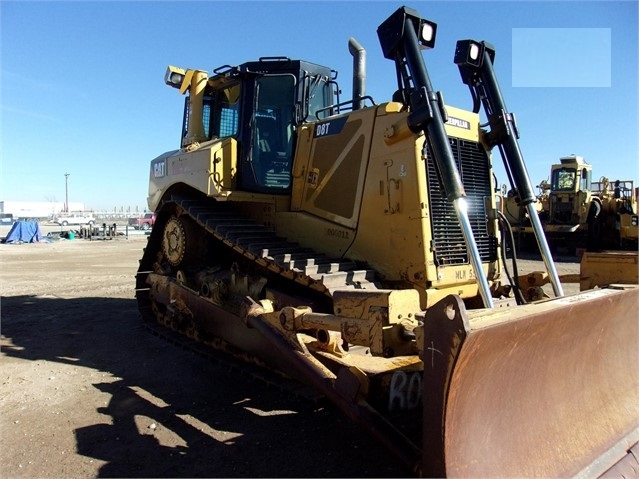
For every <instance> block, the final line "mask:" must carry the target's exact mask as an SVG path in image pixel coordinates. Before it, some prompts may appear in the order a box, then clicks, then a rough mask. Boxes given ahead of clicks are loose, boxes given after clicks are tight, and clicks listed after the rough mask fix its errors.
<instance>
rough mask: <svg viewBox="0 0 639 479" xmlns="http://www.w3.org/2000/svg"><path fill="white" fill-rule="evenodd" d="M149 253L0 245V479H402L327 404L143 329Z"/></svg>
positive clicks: (127, 244) (568, 266)
mask: <svg viewBox="0 0 639 479" xmlns="http://www.w3.org/2000/svg"><path fill="white" fill-rule="evenodd" d="M145 244H146V239H145V236H143V235H131V236H130V237H129V238H128V239H126V238H116V239H113V240H98V241H88V240H82V239H76V240H60V241H57V242H53V243H37V244H21V245H10V244H0V280H1V283H0V293H1V295H2V298H1V304H0V308H1V309H0V312H1V323H0V324H1V332H2V336H1V343H0V344H1V354H0V382H1V386H0V412H1V414H0V435H1V437H0V476H1V477H3V478H32V477H39V478H61V477H74V478H88V477H405V476H408V475H409V474H410V472H409V471H407V470H405V469H404V468H403V467H401V466H400V465H399V464H397V463H396V462H394V461H393V459H392V458H390V457H389V455H388V453H387V452H386V451H385V450H383V449H382V448H381V446H379V445H378V444H377V443H375V442H374V441H373V439H371V438H369V437H367V436H366V434H365V433H364V432H363V431H361V430H360V429H359V428H358V427H357V426H355V425H354V424H352V423H351V422H350V420H348V419H346V418H345V417H343V416H342V415H341V414H340V413H339V412H337V411H335V410H333V409H332V408H331V407H330V406H328V405H326V404H324V403H323V402H319V403H318V402H310V401H305V400H304V399H302V398H298V397H289V396H288V395H286V394H283V393H282V391H280V390H279V389H276V388H274V387H270V386H268V385H266V384H264V383H262V382H260V381H256V380H255V379H252V378H251V377H248V376H241V375H239V376H238V375H237V374H236V373H231V372H229V371H228V370H226V369H225V368H223V367H221V366H219V365H216V364H214V363H212V362H211V361H209V360H207V359H205V358H203V357H201V356H197V355H195V354H193V353H191V352H189V351H186V350H184V349H181V348H179V347H177V346H175V345H173V344H170V343H167V342H166V341H164V340H163V339H160V338H158V337H156V336H153V335H152V334H151V333H149V332H148V331H147V330H146V329H144V328H143V327H142V326H141V325H140V322H139V318H138V314H137V308H136V303H135V300H134V275H135V272H136V269H137V265H138V260H139V258H140V257H141V254H142V248H143V247H144V245H145ZM534 269H543V267H542V263H541V262H536V261H525V262H523V264H522V266H521V269H520V273H522V272H528V271H532V270H534ZM558 269H559V272H560V274H564V273H575V272H578V270H579V264H578V263H576V262H575V261H572V262H566V263H559V265H558ZM577 289H578V287H577ZM573 290H574V289H573ZM567 292H571V290H569V291H567Z"/></svg>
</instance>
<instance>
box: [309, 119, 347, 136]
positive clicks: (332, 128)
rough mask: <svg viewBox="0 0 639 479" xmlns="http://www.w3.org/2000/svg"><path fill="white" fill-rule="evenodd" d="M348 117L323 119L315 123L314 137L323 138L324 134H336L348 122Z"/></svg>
mask: <svg viewBox="0 0 639 479" xmlns="http://www.w3.org/2000/svg"><path fill="white" fill-rule="evenodd" d="M346 119H347V118H346V117H343V118H336V119H334V120H329V121H323V122H321V123H318V124H317V125H315V133H313V138H322V137H324V136H329V135H336V134H337V133H339V132H341V131H342V128H344V125H345V124H346Z"/></svg>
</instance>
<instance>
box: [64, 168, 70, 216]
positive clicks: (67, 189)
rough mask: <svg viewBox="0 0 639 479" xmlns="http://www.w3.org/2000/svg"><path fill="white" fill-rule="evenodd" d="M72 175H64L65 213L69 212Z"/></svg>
mask: <svg viewBox="0 0 639 479" xmlns="http://www.w3.org/2000/svg"><path fill="white" fill-rule="evenodd" d="M70 174H71V173H65V174H64V198H65V202H64V211H65V212H66V213H68V212H69V175H70Z"/></svg>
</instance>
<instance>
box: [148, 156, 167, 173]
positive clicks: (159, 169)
mask: <svg viewBox="0 0 639 479" xmlns="http://www.w3.org/2000/svg"><path fill="white" fill-rule="evenodd" d="M151 171H152V173H153V178H164V177H165V176H166V163H165V161H164V159H162V160H160V161H158V162H156V163H153V164H152V165H151Z"/></svg>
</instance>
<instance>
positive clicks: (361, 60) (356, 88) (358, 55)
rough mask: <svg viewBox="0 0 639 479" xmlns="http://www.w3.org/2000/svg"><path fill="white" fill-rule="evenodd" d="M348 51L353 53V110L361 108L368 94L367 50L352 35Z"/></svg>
mask: <svg viewBox="0 0 639 479" xmlns="http://www.w3.org/2000/svg"><path fill="white" fill-rule="evenodd" d="M348 51H349V52H350V53H351V55H353V110H361V109H362V108H364V96H365V95H366V50H365V49H364V47H363V46H361V45H360V44H359V43H358V42H357V40H355V39H354V38H353V37H351V38H349V39H348Z"/></svg>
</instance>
